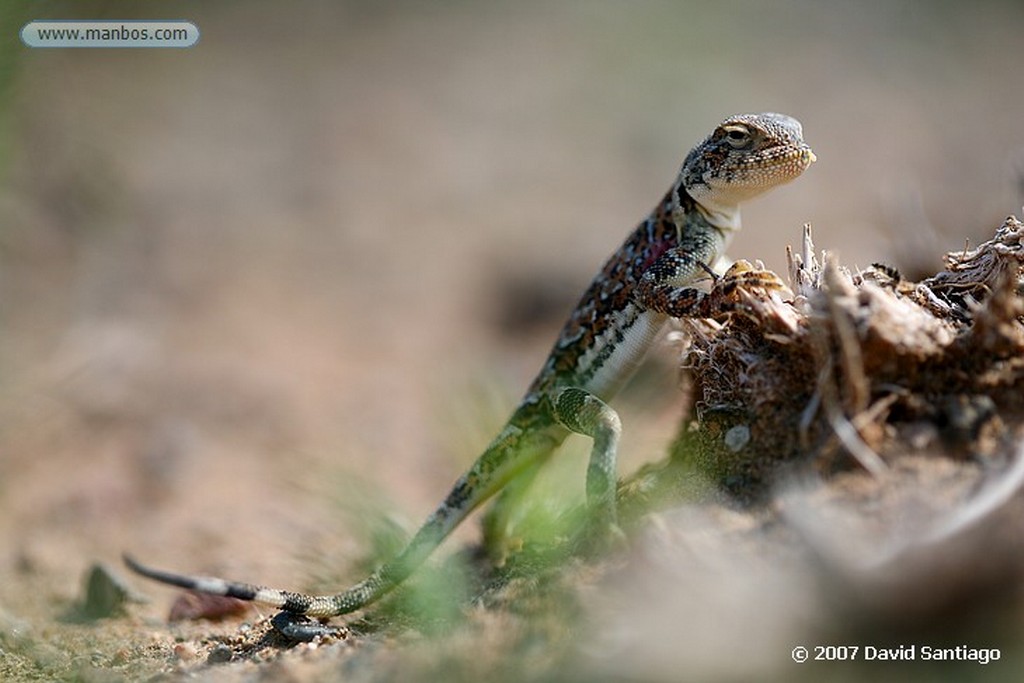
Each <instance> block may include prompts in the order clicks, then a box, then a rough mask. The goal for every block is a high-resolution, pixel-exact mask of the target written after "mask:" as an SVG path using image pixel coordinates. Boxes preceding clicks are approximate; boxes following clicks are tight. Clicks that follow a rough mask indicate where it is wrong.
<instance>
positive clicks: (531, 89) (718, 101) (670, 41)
mask: <svg viewBox="0 0 1024 683" xmlns="http://www.w3.org/2000/svg"><path fill="white" fill-rule="evenodd" d="M40 18H64V19H70V18H78V19H87V18H107V19H129V18H149V19H186V20H189V21H192V22H194V23H195V24H196V25H197V26H198V27H199V29H200V31H201V39H200V42H199V44H198V45H197V46H196V47H194V48H192V49H186V50H154V49H151V50H43V49H36V50H31V49H28V48H26V47H24V46H23V45H22V44H21V43H20V40H19V39H18V30H19V29H20V28H21V26H23V25H24V23H25V22H27V21H29V20H32V19H40ZM0 21H2V27H3V38H2V40H0V60H2V62H0V177H2V185H0V332H2V334H0V511H2V514H0V603H2V604H5V605H7V606H8V607H7V608H8V609H9V610H12V611H13V612H15V613H18V614H21V615H24V616H25V617H26V618H29V619H33V618H35V619H44V620H45V619H46V618H47V615H48V614H49V613H50V612H51V611H52V609H53V605H54V604H62V603H63V602H66V601H70V600H72V599H73V598H74V596H75V595H76V594H77V591H78V582H79V576H80V575H81V573H82V572H83V571H84V568H85V567H86V566H87V565H88V564H89V563H90V562H91V561H93V560H95V559H106V560H108V561H116V558H117V557H118V555H119V553H120V552H121V551H122V550H124V549H126V548H130V549H132V550H134V551H136V552H137V553H139V554H140V555H141V556H143V557H145V558H147V559H150V560H152V561H154V562H158V563H160V564H163V565H168V564H170V565H172V566H176V567H178V568H181V569H193V570H203V571H218V572H228V573H230V574H232V575H235V576H238V575H240V578H258V579H260V580H265V581H268V582H276V583H288V584H289V585H292V586H295V585H296V581H297V577H300V578H299V579H298V580H299V581H300V582H301V581H302V580H305V579H306V577H308V573H309V572H308V570H307V569H304V568H303V562H304V561H306V560H308V559H309V557H310V556H317V557H319V558H321V559H320V561H322V562H329V563H331V564H333V565H334V566H336V567H339V566H340V567H344V566H346V565H347V563H348V562H350V561H351V558H352V557H353V556H354V555H356V554H358V552H359V550H358V549H359V544H358V540H357V539H356V538H355V536H354V535H353V533H352V531H351V530H350V529H347V528H346V526H345V521H344V520H345V518H344V517H343V516H339V506H341V507H342V508H347V509H349V511H351V510H352V509H353V508H358V507H359V505H361V504H362V503H361V502H360V501H362V500H363V498H361V497H360V496H363V497H366V496H368V495H370V494H367V493H366V492H367V491H373V492H376V493H374V494H373V495H375V496H379V497H380V499H381V501H378V503H375V504H377V505H380V507H381V508H382V509H388V510H391V511H393V512H394V513H395V515H396V516H397V519H399V523H401V524H405V525H408V526H409V527H413V526H414V525H415V524H416V523H418V521H419V520H420V519H422V517H423V516H424V515H425V514H426V513H427V512H429V511H430V510H431V509H432V508H433V506H434V505H435V504H436V503H437V502H438V501H439V500H440V499H441V497H442V496H443V494H444V493H445V492H446V490H447V487H448V486H449V485H450V483H451V481H453V479H454V478H455V477H456V476H457V475H458V473H459V472H460V471H461V470H462V469H463V467H465V466H466V465H467V464H468V462H470V461H471V460H472V458H473V456H474V455H475V454H476V452H477V450H478V449H479V448H481V447H482V446H483V445H484V444H485V443H486V441H487V440H488V438H489V436H490V435H491V431H492V430H493V429H494V428H496V427H497V425H498V424H499V422H500V421H501V420H502V419H503V418H504V411H505V410H506V409H507V408H508V407H510V406H511V405H512V404H513V403H514V401H515V400H516V399H517V398H518V396H519V394H520V393H521V392H522V390H523V389H524V388H525V387H526V385H527V384H528V382H529V380H530V379H531V377H532V373H533V372H534V371H535V370H536V369H537V368H538V367H539V366H540V364H541V362H542V360H543V358H544V356H545V354H546V352H547V350H548V346H549V344H550V343H551V339H552V338H553V336H554V334H555V332H556V331H557V329H558V327H559V325H560V323H561V320H562V318H563V317H564V315H565V314H566V313H567V311H568V310H569V309H570V307H571V306H572V304H573V303H574V301H575V298H576V297H577V296H578V294H579V292H580V291H581V290H582V289H583V287H584V286H585V285H586V284H587V283H588V281H589V279H590V277H591V276H592V274H593V273H594V272H595V271H596V269H597V267H598V266H599V264H600V263H601V261H602V260H603V259H604V258H605V257H606V255H607V254H608V253H610V252H611V251H612V250H614V249H615V248H616V247H617V245H618V244H619V242H620V241H621V239H622V238H623V237H624V236H625V235H626V233H627V232H629V231H630V230H631V229H632V228H633V227H634V225H635V224H636V223H637V221H638V220H640V219H641V218H642V217H643V216H644V215H645V214H646V212H647V211H648V210H649V209H650V208H651V207H652V206H653V204H654V203H655V202H656V201H657V200H658V199H659V198H660V197H661V196H662V193H663V192H664V191H665V189H666V188H667V187H668V185H669V184H670V183H671V182H672V180H673V179H674V176H675V173H676V171H677V168H678V166H679V164H680V162H681V160H682V158H683V156H684V155H685V153H686V152H687V150H688V149H689V148H690V147H691V146H692V145H693V144H695V143H696V142H698V141H699V140H700V139H701V138H702V137H703V136H704V135H706V134H707V133H708V132H709V131H710V130H711V129H712V128H713V126H714V125H715V124H717V123H718V122H719V121H720V120H721V119H723V118H724V117H726V116H728V115H730V114H733V113H737V112H748V111H766V110H770V111H780V112H784V113H787V114H791V115H793V116H795V117H797V118H799V119H800V120H801V121H802V122H803V125H804V132H805V137H806V139H807V141H808V142H809V143H810V144H811V145H812V146H813V148H814V150H815V152H816V153H817V155H818V158H819V161H818V163H817V164H815V165H814V166H813V167H812V168H811V169H810V170H809V171H808V172H807V173H806V175H805V176H804V177H803V178H801V179H800V180H799V181H798V182H796V183H794V184H792V185H790V186H787V187H786V188H784V189H781V190H779V191H776V192H774V193H772V194H771V195H770V196H767V197H765V198H762V199H760V200H758V201H755V202H753V203H752V204H750V205H749V206H747V207H746V208H745V209H744V225H745V230H744V232H743V233H741V235H740V236H739V237H738V238H737V240H736V241H735V243H734V245H733V247H732V250H731V253H732V255H733V256H734V257H743V258H748V259H762V260H763V261H765V262H766V264H767V265H768V266H769V267H772V268H774V269H784V267H785V251H784V250H785V247H786V245H788V244H793V245H796V244H798V243H799V239H800V235H801V225H802V224H803V223H805V222H810V223H812V225H813V226H814V235H815V241H816V244H817V246H818V247H819V248H826V249H829V250H833V251H836V252H838V254H839V256H840V258H841V259H842V261H843V263H845V264H847V265H850V266H854V265H861V266H866V265H868V264H869V263H871V262H873V261H884V262H887V263H889V264H892V265H896V266H898V267H900V268H902V269H903V270H904V272H905V274H907V275H908V276H914V275H915V274H916V273H920V272H924V271H926V270H929V269H931V270H933V269H934V268H935V267H936V266H937V265H938V264H939V258H940V256H941V254H942V253H943V252H944V251H947V250H950V249H955V248H957V247H959V246H961V245H963V244H964V242H965V240H970V242H971V243H972V244H975V243H977V242H979V241H981V240H983V239H985V238H987V237H989V236H990V235H991V233H992V231H993V230H994V229H995V228H996V227H997V226H998V225H999V223H1000V222H1001V220H1002V219H1003V218H1004V217H1005V216H1006V215H1008V214H1010V213H1019V212H1020V210H1021V204H1022V202H1024V125H1022V122H1024V76H1022V75H1021V71H1020V69H1021V64H1024V41H1021V39H1020V37H1021V35H1024V34H1022V31H1024V6H1022V5H1021V3H1019V2H1014V1H1007V2H996V1H993V0H987V1H986V0H980V1H976V2H970V3H964V2H952V1H948V2H947V1H934V2H927V1H923V0H920V1H913V0H885V1H882V0H878V1H877V2H860V3H840V2H819V1H816V0H780V1H778V2H773V3H757V2H730V1H722V0H716V1H692V2H670V1H649V2H629V3H626V2H615V1H614V0H576V1H572V0H570V1H566V2H559V3H551V2H541V1H539V0H537V1H534V0H525V1H520V2H493V3H478V2H469V1H456V0H452V1H449V2H433V3H421V2H411V1H409V2H397V1H396V2H373V1H370V0H365V1H350V2H327V1H324V2H300V3H278V2H269V1H262V2H260V1H255V2H244V3H243V2H219V3H195V2H171V1H168V2H137V3H130V4H126V3H115V2H73V3H72V2H31V3H29V2H6V3H4V6H3V8H2V9H0ZM655 355H656V356H658V357H659V358H658V359H656V360H655V362H654V364H653V368H654V370H648V372H647V374H646V375H645V376H644V377H642V378H641V382H640V388H639V389H634V390H633V392H632V393H631V394H629V395H628V396H626V397H625V400H624V403H623V407H622V411H623V413H624V422H625V424H626V425H627V441H626V444H625V445H624V446H623V462H622V464H621V465H620V470H621V471H623V472H626V471H629V470H630V469H632V468H634V467H635V466H636V465H637V464H639V463H642V462H646V461H650V460H655V459H657V458H659V457H662V455H663V453H664V447H665V445H666V444H667V443H668V442H669V440H670V439H671V437H672V435H673V433H674V431H675V429H676V425H677V423H678V420H679V417H680V406H681V396H680V394H679V392H677V391H675V387H676V384H677V378H676V370H675V367H674V364H673V358H672V354H671V352H667V351H665V350H662V351H661V352H659V353H657V354H655ZM577 447H578V446H577ZM572 467H576V468H577V470H575V471H576V472H577V475H578V481H579V482H580V489H582V483H581V482H582V469H581V468H582V462H581V461H579V459H578V458H577V459H576V461H575V464H573V465H572ZM367 504H369V503H367ZM465 533H469V534H472V533H473V531H472V529H469V530H468V531H467V532H465ZM324 558H326V559H324ZM39 596H42V600H40V597H39ZM153 609H154V613H156V612H157V611H159V609H160V608H159V607H154V608H153Z"/></svg>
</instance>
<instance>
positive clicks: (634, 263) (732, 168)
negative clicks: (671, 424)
mask: <svg viewBox="0 0 1024 683" xmlns="http://www.w3.org/2000/svg"><path fill="white" fill-rule="evenodd" d="M815 158H816V157H815V155H814V152H812V151H811V148H810V147H809V146H808V145H807V144H806V143H805V142H804V140H803V130H802V127H801V125H800V123H799V121H797V120H796V119H794V118H792V117H789V116H786V115H783V114H775V113H761V114H740V115H736V116H731V117H729V118H727V119H725V120H724V121H723V122H722V123H721V124H719V125H718V126H717V127H716V128H715V129H714V131H713V132H712V133H711V134H710V135H708V136H707V137H706V138H705V139H704V140H703V141H702V142H700V144H698V145H697V146H695V147H694V148H693V149H692V150H690V152H689V153H688V154H687V155H686V157H685V160H684V162H683V164H682V167H681V169H680V171H679V173H678V176H677V178H676V180H675V182H674V183H673V184H672V185H671V187H670V188H669V190H668V191H667V192H666V194H665V195H664V196H663V198H662V199H661V200H660V201H659V202H658V204H657V205H656V206H655V207H654V209H653V210H652V211H651V212H650V214H649V215H648V216H647V217H646V218H645V219H644V220H642V221H641V222H640V223H639V225H638V226H637V227H636V228H635V229H634V231H633V232H632V233H631V234H630V235H629V236H628V237H627V238H626V240H625V241H624V242H623V243H622V245H621V246H620V247H619V249H618V250H616V251H615V252H614V253H613V254H612V255H611V256H610V257H608V259H607V261H606V262H605V263H604V266H603V267H602V268H601V270H600V271H599V272H598V274H597V276H596V277H595V278H594V279H593V281H592V282H591V283H590V285H589V286H588V287H587V289H586V290H585V292H584V293H583V295H582V297H581V298H580V300H579V303H577V304H576V307H575V308H574V309H573V310H572V312H571V314H570V315H569V318H568V320H567V321H566V323H565V325H564V327H563V328H562V330H561V333H560V334H559V336H558V338H557V340H556V341H555V343H554V346H553V347H552V349H551V352H550V354H549V356H548V357H547V360H546V361H545V363H544V365H543V367H542V368H541V370H540V372H539V373H538V374H537V376H536V378H535V379H534V380H533V382H532V383H531V384H530V386H529V388H528V390H527V392H526V394H525V396H524V397H523V399H522V401H521V402H520V403H519V405H518V407H517V408H515V410H514V411H513V413H512V415H511V417H510V418H509V419H508V422H507V423H506V424H505V426H504V428H503V429H501V431H500V432H499V434H498V435H497V436H496V437H495V438H494V440H493V441H492V442H491V443H490V444H489V445H488V446H487V448H486V449H485V450H484V452H483V453H482V454H481V455H480V456H479V458H478V459H477V460H476V461H475V463H474V464H473V465H472V466H471V467H470V468H469V470H468V471H466V472H465V473H464V474H462V476H460V477H459V478H458V480H457V481H456V482H455V484H454V486H453V487H452V488H451V490H450V491H449V493H448V494H447V496H446V497H445V498H444V500H443V501H442V502H441V504H440V505H439V506H438V507H437V509H435V510H434V512H433V513H432V514H430V515H429V517H428V518H427V519H426V521H425V522H424V523H423V525H422V526H421V527H420V529H419V530H418V531H417V532H416V534H415V535H414V536H413V537H412V539H411V540H410V541H409V542H408V544H407V545H406V546H405V548H404V549H403V550H402V551H401V552H400V553H399V554H398V555H397V557H395V558H394V559H392V560H391V561H389V562H386V563H384V564H382V565H380V566H379V567H378V568H377V569H376V570H374V571H373V572H372V573H371V574H370V575H369V576H368V577H367V578H366V579H364V580H363V581H361V582H359V583H357V584H355V585H354V586H352V587H351V588H349V589H348V590H345V591H344V592H341V593H338V594H335V595H306V594H302V593H295V592H290V591H283V590H278V589H273V588H265V587H261V586H255V585H250V584H245V583H238V582H234V581H226V580H224V579H220V578H214V577H203V576H188V575H183V574H175V573H171V572H167V571H163V570H160V569H154V568H152V567H149V566H146V565H143V564H140V563H139V562H137V561H136V560H134V559H133V558H131V557H130V556H128V555H125V557H124V560H125V562H126V563H127V565H128V566H129V568H130V569H132V570H133V571H135V572H136V573H138V574H141V575H142V576H145V577H147V578H150V579H154V580H156V581H159V582H162V583H165V584H170V585H174V586H179V587H182V588H185V589H190V590H194V591H199V592H204V593H210V594H215V595H222V596H230V597H235V598H239V599H241V600H246V601H252V602H256V603H259V604H264V605H267V606H271V607H275V608H277V609H279V610H281V611H283V612H285V613H291V614H293V615H304V616H307V617H319V618H326V617H334V616H338V615H342V614H347V613H350V612H354V611H356V610H359V609H362V608H364V607H366V606H367V605H369V604H371V603H373V602H374V601H376V600H377V599H379V598H380V597H382V596H383V595H384V594H386V593H388V592H389V591H391V590H392V589H394V588H396V587H397V586H398V585H399V584H401V583H402V582H403V581H404V580H405V579H406V578H408V577H409V576H410V575H411V574H412V573H413V572H414V571H415V570H416V569H417V568H418V567H419V566H420V565H421V564H422V563H423V562H424V561H426V559H427V558H428V556H430V555H431V554H432V553H433V551H434V550H435V549H436V548H437V547H438V546H439V545H440V544H441V543H442V541H444V539H445V538H446V537H447V536H448V535H449V533H451V532H452V531H453V530H454V529H455V527H456V526H458V524H459V523H460V522H462V521H463V520H464V519H465V518H466V517H467V516H468V515H469V514H470V513H471V512H472V511H474V510H475V509H476V508H477V507H479V506H480V505H481V504H482V503H484V502H485V501H487V500H488V499H489V498H491V497H492V496H494V495H495V494H497V493H498V492H499V491H502V490H503V489H504V493H503V496H511V495H512V493H513V491H514V490H515V488H516V487H515V486H509V484H510V483H512V482H513V481H515V480H517V479H519V482H518V483H517V484H516V486H522V481H523V480H526V481H529V479H531V478H532V475H533V473H535V472H536V470H537V468H539V467H540V465H542V464H543V463H544V462H545V461H546V460H547V459H548V458H549V457H550V456H551V454H552V453H553V452H554V451H555V450H556V449H557V448H558V446H559V445H560V444H561V443H562V441H563V440H564V439H565V438H566V437H567V436H568V435H569V434H570V433H573V432H575V433H578V434H583V435H585V436H587V437H590V438H591V439H592V446H591V452H590V458H589V462H588V465H587V472H586V484H585V490H586V506H587V507H588V509H589V512H590V514H591V515H592V517H591V519H592V520H595V521H594V523H595V524H596V525H597V526H598V528H601V527H604V528H607V529H609V530H612V531H614V530H616V529H618V527H617V524H616V510H615V506H616V500H615V490H616V483H617V478H616V451H617V446H618V442H619V437H620V434H621V431H622V427H621V423H620V420H619V416H618V414H617V413H616V411H615V410H614V409H613V408H612V407H610V406H609V405H608V401H609V400H610V399H611V398H612V397H613V396H614V395H615V394H616V392H617V391H618V390H619V389H620V388H621V387H622V385H623V384H624V383H625V382H626V381H627V380H628V379H629V378H630V376H631V375H632V374H633V372H634V370H635V369H636V368H637V366H638V364H639V363H640V361H641V360H642V359H643V357H644V356H645V355H646V352H647V350H648V348H649V347H651V346H652V344H653V342H654V340H655V337H656V335H657V334H658V332H659V331H660V329H661V328H662V327H663V326H664V325H665V324H666V322H667V321H668V320H669V319H670V318H684V317H713V316H714V315H715V314H716V313H717V312H719V311H721V310H725V308H724V307H725V306H726V305H727V302H726V300H727V299H728V298H729V296H730V295H735V291H736V289H737V287H739V286H747V285H751V286H755V287H756V286H767V285H766V284H765V283H766V280H765V279H764V278H762V277H760V276H761V275H765V276H769V277H771V278H774V275H772V274H770V273H767V272H766V271H757V270H755V269H754V268H753V267H752V266H751V265H750V264H749V263H747V262H745V261H738V262H737V263H736V264H734V265H733V266H732V267H731V268H729V270H728V271H727V272H726V273H725V275H724V276H719V275H718V274H717V271H716V270H715V269H714V268H715V266H716V264H717V263H718V262H719V261H720V259H722V260H724V258H725V255H724V250H725V248H726V246H727V244H728V243H729V241H730V240H731V238H732V236H733V235H734V234H735V233H736V232H737V231H738V230H739V229H740V212H739V205H740V203H741V202H743V201H745V200H747V199H751V198H753V197H755V196H757V195H760V194H763V193H764V192H766V191H768V190H770V189H772V188H773V187H776V186H778V185H782V184H784V183H786V182H789V181H791V180H793V179H795V178H797V177H798V176H800V175H801V174H802V173H803V172H804V171H805V170H806V169H807V168H808V167H809V166H810V165H811V163H813V162H814V161H815ZM709 278H710V279H711V280H712V281H713V284H712V285H711V287H710V289H708V290H707V291H705V289H707V288H705V289H702V288H700V287H698V286H696V285H698V284H699V283H700V281H701V280H705V279H709ZM500 502H501V500H500V499H499V503H500ZM485 525H486V522H485ZM486 533H487V531H486V529H485V536H486Z"/></svg>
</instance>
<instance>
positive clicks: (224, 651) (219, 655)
mask: <svg viewBox="0 0 1024 683" xmlns="http://www.w3.org/2000/svg"><path fill="white" fill-rule="evenodd" d="M234 656H235V653H234V652H232V651H231V648H230V647H228V646H227V645H224V644H218V645H216V646H214V648H213V649H212V650H210V654H209V656H207V658H206V663H207V664H223V663H224V662H230V661H231V658H232V657H234Z"/></svg>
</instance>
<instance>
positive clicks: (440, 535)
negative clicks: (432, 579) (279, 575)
mask: <svg viewBox="0 0 1024 683" xmlns="http://www.w3.org/2000/svg"><path fill="white" fill-rule="evenodd" d="M556 434H557V435H556ZM560 436H562V435H561V434H559V433H558V432H557V431H555V430H552V431H547V430H537V431H532V430H530V431H526V430H523V429H522V428H521V427H519V426H518V425H516V424H515V423H514V422H510V423H509V425H507V426H506V427H505V429H504V430H503V431H502V432H501V434H499V435H498V437H497V438H496V439H495V440H494V441H493V442H491V445H490V446H488V448H487V450H486V451H484V453H483V455H481V456H480V457H479V458H478V459H477V461H476V463H474V464H473V467H472V468H470V470H469V471H468V472H467V473H466V474H464V475H463V476H462V477H461V478H460V479H459V480H458V481H457V482H456V483H455V486H454V487H453V488H452V490H451V491H450V492H449V493H448V496H447V498H445V500H444V502H443V503H442V504H441V505H440V507H438V508H437V510H435V511H434V513H433V514H432V515H430V517H429V518H428V519H427V521H426V522H425V523H424V524H423V526H422V527H421V528H420V530H419V531H418V532H417V533H416V535H415V536H414V537H413V539H412V540H411V541H410V542H409V544H408V545H407V546H406V547H405V549H404V550H403V551H402V552H401V554H400V555H399V556H398V557H397V558H395V559H394V560H393V561H391V562H388V563H386V564H384V565H381V566H380V567H379V568H378V569H377V570H376V571H374V572H373V573H372V574H370V576H368V577H367V578H366V579H364V580H362V581H360V582H359V583H357V584H356V585H354V586H352V587H351V588H349V589H348V590H346V591H344V592H343V593H338V594H336V595H307V594H304V593H293V592H291V591H284V590H280V589H277V588H266V587H264V586H256V585H253V584H248V583H240V582H236V581H227V580H225V579H221V578H217V577H212V576H189V575H186V574H175V573H173V572H167V571H163V570H161V569H154V568H152V567H149V566H146V565H144V564H141V563H140V562H138V561H136V560H135V559H134V558H132V557H130V556H129V555H125V556H124V562H125V564H126V565H128V567H129V568H130V569H131V570H132V571H134V572H135V573H137V574H140V575H142V576H145V577H146V578H149V579H153V580H155V581H159V582H160V583H165V584H169V585H171V586H178V587H180V588H185V589H187V590H192V591H198V592H200V593H210V594H212V595H223V596H227V597H232V598H238V599H239V600H247V601H250V602H255V603H259V604H262V605H268V606H270V607H276V608H277V609H280V610H284V611H286V612H291V613H293V614H303V615H306V616H311V617H334V616H338V615H341V614H348V613H349V612H354V611H356V610H358V609H362V608H363V607H365V606H367V605H369V604H370V603H372V602H374V601H376V600H378V599H379V598H381V597H382V596H383V595H385V594H386V593H388V592H389V591H391V590H393V589H394V588H396V587H397V586H398V585H399V584H400V583H402V582H403V581H405V579H407V578H408V577H409V575H410V574H412V573H413V572H414V571H415V570H416V569H417V568H418V567H419V566H420V565H421V564H423V562H425V561H426V559H427V557H429V556H430V554H431V553H433V552H434V550H435V549H436V548H437V546H439V545H440V544H441V542H442V541H443V540H444V539H445V538H446V537H447V536H448V534H450V533H451V532H452V530H453V529H455V527H456V526H458V525H459V523H460V522H461V521H462V520H464V519H465V518H466V517H467V516H468V515H469V514H470V513H471V512H472V511H473V510H474V509H476V508H477V507H479V506H480V505H481V504H482V503H483V502H484V501H486V500H487V499H488V498H490V497H491V496H493V495H494V494H495V493H497V492H498V491H499V490H501V489H502V488H503V487H504V486H505V485H506V484H507V483H508V482H509V481H510V480H511V479H512V478H513V477H515V476H516V475H517V474H519V473H520V472H522V471H523V470H524V469H526V468H527V467H528V466H529V465H530V464H531V463H533V462H534V461H535V460H536V459H537V458H538V457H542V456H544V455H546V454H547V453H550V452H551V450H552V449H553V448H555V447H556V446H557V445H558V443H559V442H560V441H561V438H559V437H560ZM562 438H564V437H562Z"/></svg>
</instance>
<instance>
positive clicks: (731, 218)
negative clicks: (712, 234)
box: [696, 202, 741, 237]
mask: <svg viewBox="0 0 1024 683" xmlns="http://www.w3.org/2000/svg"><path fill="white" fill-rule="evenodd" d="M696 209H697V211H699V212H700V215H701V216H703V217H704V220H706V221H707V222H708V225H710V226H711V227H713V228H715V229H717V230H718V231H719V232H721V233H722V234H723V235H725V236H726V237H728V236H730V235H731V234H732V233H735V232H738V231H739V229H740V227H741V224H740V207H739V206H736V205H733V206H715V205H713V204H712V205H710V206H708V205H707V204H703V203H701V202H696Z"/></svg>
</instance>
